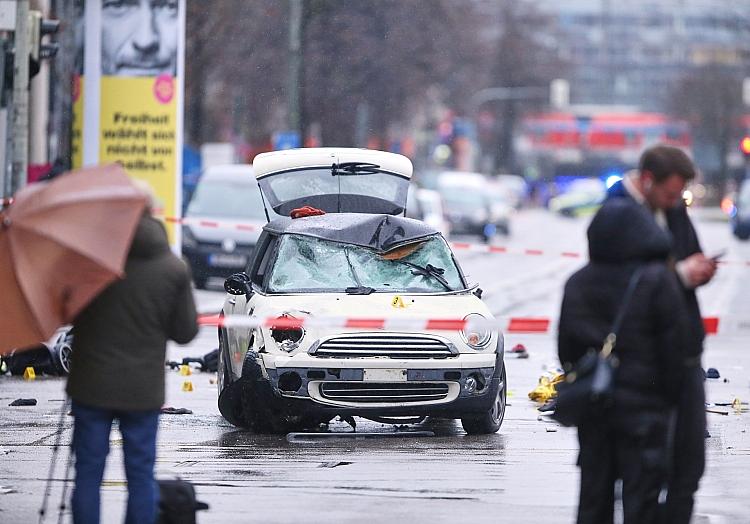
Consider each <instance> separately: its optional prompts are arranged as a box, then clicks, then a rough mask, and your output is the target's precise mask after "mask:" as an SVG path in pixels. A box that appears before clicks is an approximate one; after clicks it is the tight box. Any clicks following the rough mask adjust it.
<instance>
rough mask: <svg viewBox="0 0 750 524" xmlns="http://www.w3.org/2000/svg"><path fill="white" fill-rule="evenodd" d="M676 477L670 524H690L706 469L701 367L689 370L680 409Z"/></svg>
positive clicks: (671, 493)
mask: <svg viewBox="0 0 750 524" xmlns="http://www.w3.org/2000/svg"><path fill="white" fill-rule="evenodd" d="M672 460H673V464H672V474H671V475H670V480H669V491H668V493H667V522H669V523H670V524H688V523H689V522H690V517H691V516H692V514H693V495H694V494H695V492H696V491H698V482H699V481H700V479H701V477H702V476H703V470H704V469H705V466H706V393H705V391H704V385H703V371H702V370H701V368H700V367H697V366H696V367H691V368H689V369H687V370H686V373H685V382H684V386H683V388H682V391H681V396H680V399H679V404H678V407H677V423H676V425H675V437H674V456H673V459H672Z"/></svg>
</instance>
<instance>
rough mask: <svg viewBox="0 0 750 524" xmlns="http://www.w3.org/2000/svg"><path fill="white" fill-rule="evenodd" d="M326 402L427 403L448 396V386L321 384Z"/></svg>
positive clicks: (401, 383) (375, 383) (396, 383)
mask: <svg viewBox="0 0 750 524" xmlns="http://www.w3.org/2000/svg"><path fill="white" fill-rule="evenodd" d="M320 394H321V396H322V397H323V398H325V399H327V400H332V401H336V402H348V403H362V404H367V403H372V404H375V403H381V404H382V403H390V402H399V403H403V402H429V401H435V400H443V399H445V398H446V397H447V396H448V384H434V383H433V384H430V383H420V382H413V383H412V382H323V383H322V384H321V385H320Z"/></svg>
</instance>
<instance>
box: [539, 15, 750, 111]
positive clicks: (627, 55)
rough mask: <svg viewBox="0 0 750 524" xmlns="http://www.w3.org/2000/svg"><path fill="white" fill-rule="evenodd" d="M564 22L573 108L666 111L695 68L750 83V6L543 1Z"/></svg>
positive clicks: (561, 25) (564, 49)
mask: <svg viewBox="0 0 750 524" xmlns="http://www.w3.org/2000/svg"><path fill="white" fill-rule="evenodd" d="M535 5H536V7H537V8H538V9H539V10H540V11H542V12H543V13H545V14H547V15H548V16H550V17H551V18H553V19H554V20H556V21H557V25H558V27H559V29H560V31H561V33H562V35H563V38H561V41H560V42H559V43H558V49H560V53H561V55H562V57H563V58H564V59H565V60H567V61H568V62H569V63H570V64H571V65H572V66H573V67H572V68H571V78H570V79H569V80H570V82H571V102H572V103H574V104H619V105H632V106H637V107H638V108H640V109H642V110H663V109H664V108H665V107H666V105H667V102H668V100H667V97H668V96H669V93H670V90H671V89H673V87H674V85H675V83H676V82H677V81H678V80H679V79H680V78H681V77H682V76H683V75H685V74H686V73H687V72H688V71H689V70H690V69H691V68H697V67H700V66H704V65H708V64H719V65H722V66H726V67H727V68H729V69H730V70H732V71H736V73H737V75H738V76H750V0H735V1H731V2H730V1H727V0H628V1H627V2H623V1H615V0H564V1H560V0H537V1H536V2H535Z"/></svg>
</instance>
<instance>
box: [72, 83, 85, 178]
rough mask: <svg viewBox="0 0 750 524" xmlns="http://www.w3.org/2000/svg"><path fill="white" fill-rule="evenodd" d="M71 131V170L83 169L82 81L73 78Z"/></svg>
mask: <svg viewBox="0 0 750 524" xmlns="http://www.w3.org/2000/svg"><path fill="white" fill-rule="evenodd" d="M72 127H73V129H72V130H71V131H72V132H71V136H70V149H71V151H70V163H71V167H72V168H73V169H78V168H79V167H83V79H82V78H81V75H78V74H77V75H74V76H73V125H72Z"/></svg>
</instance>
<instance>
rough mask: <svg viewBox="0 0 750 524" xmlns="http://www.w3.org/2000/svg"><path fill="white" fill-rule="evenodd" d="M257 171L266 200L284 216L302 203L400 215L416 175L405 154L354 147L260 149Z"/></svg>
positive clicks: (327, 209) (336, 210)
mask: <svg viewBox="0 0 750 524" xmlns="http://www.w3.org/2000/svg"><path fill="white" fill-rule="evenodd" d="M253 169H254V171H255V176H256V178H257V179H258V184H259V185H260V189H261V192H262V194H263V199H264V204H265V205H266V206H270V207H271V209H273V210H274V211H275V212H276V213H278V214H280V215H282V216H289V214H290V213H291V211H292V210H293V209H296V208H300V207H304V206H312V207H314V208H318V209H321V210H323V211H325V212H326V213H369V214H388V215H399V214H401V213H403V212H404V209H405V208H406V196H407V190H408V187H409V181H410V179H411V175H412V164H411V161H410V160H409V159H408V158H406V157H405V156H402V155H398V154H395V153H387V152H384V151H375V150H370V149H356V148H303V149H288V150H284V151H274V152H270V153H262V154H260V155H258V156H256V157H255V159H254V160H253Z"/></svg>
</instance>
